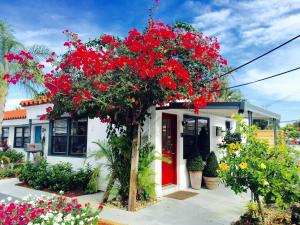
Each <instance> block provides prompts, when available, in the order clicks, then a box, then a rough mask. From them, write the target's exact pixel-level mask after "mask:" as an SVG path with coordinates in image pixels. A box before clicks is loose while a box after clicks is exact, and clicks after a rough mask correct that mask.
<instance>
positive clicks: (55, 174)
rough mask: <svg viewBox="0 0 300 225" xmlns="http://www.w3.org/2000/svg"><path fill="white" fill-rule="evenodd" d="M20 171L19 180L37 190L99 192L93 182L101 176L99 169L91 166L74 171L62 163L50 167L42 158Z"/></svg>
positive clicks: (70, 166) (69, 165)
mask: <svg viewBox="0 0 300 225" xmlns="http://www.w3.org/2000/svg"><path fill="white" fill-rule="evenodd" d="M19 170H20V171H19V175H18V178H19V180H20V181H22V182H24V183H27V184H29V185H30V186H32V187H33V188H35V189H44V188H49V189H50V190H54V191H61V190H62V191H72V190H79V191H85V192H87V193H95V192H96V191H97V190H96V189H97V188H94V187H95V186H92V182H94V181H95V180H96V177H97V176H98V175H99V173H97V172H95V171H96V170H98V169H92V168H91V166H90V165H88V166H86V167H84V168H81V169H79V170H77V171H74V170H73V168H72V165H71V164H70V163H66V162H60V163H57V164H54V165H49V164H48V163H47V161H46V159H44V158H41V159H40V160H38V161H37V162H36V163H32V162H29V161H27V162H26V163H25V165H24V166H22V167H21V168H20V169H19Z"/></svg>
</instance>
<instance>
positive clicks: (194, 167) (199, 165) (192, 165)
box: [186, 156, 205, 171]
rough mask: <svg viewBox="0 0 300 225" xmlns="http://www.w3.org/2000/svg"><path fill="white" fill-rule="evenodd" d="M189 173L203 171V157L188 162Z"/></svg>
mask: <svg viewBox="0 0 300 225" xmlns="http://www.w3.org/2000/svg"><path fill="white" fill-rule="evenodd" d="M186 166H187V169H188V171H202V170H203V169H204V166H205V165H204V161H203V159H202V157H201V156H197V157H195V158H192V159H188V160H187V165H186Z"/></svg>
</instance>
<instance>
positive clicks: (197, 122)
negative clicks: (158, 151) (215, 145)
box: [182, 115, 210, 159]
mask: <svg viewBox="0 0 300 225" xmlns="http://www.w3.org/2000/svg"><path fill="white" fill-rule="evenodd" d="M182 137H183V158H184V159H189V158H193V157H196V156H198V155H201V156H202V158H203V159H206V157H207V156H208V154H209V152H210V136H209V119H208V118H204V117H195V116H187V115H185V116H184V119H183V133H182Z"/></svg>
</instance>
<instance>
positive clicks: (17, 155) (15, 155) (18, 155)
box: [0, 149, 24, 163]
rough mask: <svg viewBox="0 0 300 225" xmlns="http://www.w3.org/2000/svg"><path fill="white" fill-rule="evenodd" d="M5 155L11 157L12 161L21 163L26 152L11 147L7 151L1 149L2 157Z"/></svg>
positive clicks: (0, 155) (0, 154)
mask: <svg viewBox="0 0 300 225" xmlns="http://www.w3.org/2000/svg"><path fill="white" fill-rule="evenodd" d="M3 156H5V157H8V158H9V159H10V163H19V162H22V161H23V159H24V154H23V153H22V152H18V151H16V150H14V149H9V150H7V151H5V152H4V151H0V158H2V157H3Z"/></svg>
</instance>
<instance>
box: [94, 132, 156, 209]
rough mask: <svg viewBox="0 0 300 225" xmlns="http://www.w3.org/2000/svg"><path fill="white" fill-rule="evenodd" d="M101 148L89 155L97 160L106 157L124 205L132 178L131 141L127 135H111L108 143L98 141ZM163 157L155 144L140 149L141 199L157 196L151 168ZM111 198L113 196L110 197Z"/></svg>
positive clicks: (139, 179) (115, 187) (139, 185)
mask: <svg viewBox="0 0 300 225" xmlns="http://www.w3.org/2000/svg"><path fill="white" fill-rule="evenodd" d="M96 144H97V145H98V146H99V150H98V151H97V152H94V153H92V154H90V155H89V157H94V158H95V159H96V160H98V159H101V158H102V157H105V158H106V159H107V162H108V164H107V167H108V170H109V171H110V175H109V176H113V177H114V178H115V182H114V190H115V191H114V192H117V193H115V194H114V195H115V196H116V198H117V199H118V200H120V201H121V202H122V203H123V205H126V204H127V200H128V193H129V180H130V165H131V141H130V139H128V138H127V137H126V136H110V139H109V141H108V143H101V142H96ZM156 159H161V157H158V156H157V155H156V154H155V149H154V146H153V145H151V144H149V143H146V144H144V145H142V146H141V147H140V149H139V169H138V194H137V198H138V200H141V201H148V200H150V199H153V198H155V197H156V196H155V182H154V175H155V173H154V171H153V169H152V168H151V164H152V162H154V160H156ZM110 199H111V198H110Z"/></svg>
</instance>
